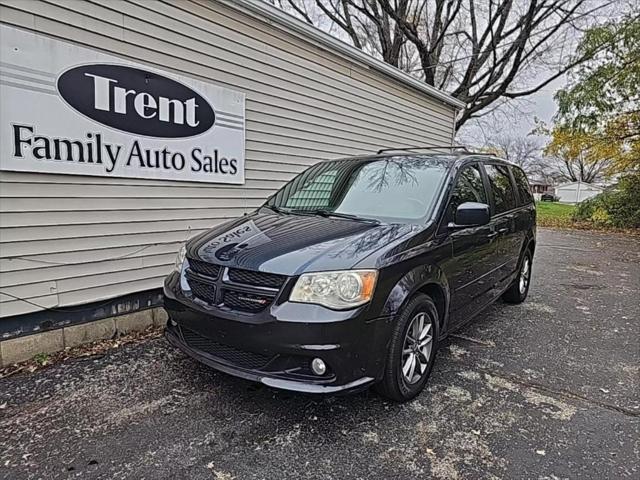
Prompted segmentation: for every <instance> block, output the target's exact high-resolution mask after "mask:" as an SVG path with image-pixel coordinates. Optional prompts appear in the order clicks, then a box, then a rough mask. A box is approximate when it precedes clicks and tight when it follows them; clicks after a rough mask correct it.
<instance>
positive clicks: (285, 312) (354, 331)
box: [164, 274, 391, 393]
mask: <svg viewBox="0 0 640 480" xmlns="http://www.w3.org/2000/svg"><path fill="white" fill-rule="evenodd" d="M164 293H165V309H166V310H167V313H168V314H169V318H170V320H169V323H168V326H167V330H166V333H165V336H166V338H167V340H168V341H169V342H170V343H171V344H172V345H174V346H176V347H177V348H179V349H181V350H182V351H183V352H185V353H187V354H188V355H190V356H191V357H193V358H194V359H196V360H198V361H200V362H202V363H204V364H206V365H208V366H211V367H213V368H215V369H217V370H220V371H222V372H225V373H228V374H231V375H235V376H238V377H242V378H245V379H248V380H252V381H257V382H261V383H263V384H265V385H269V386H271V387H276V388H282V389H286V390H294V391H298V392H306V393H337V392H346V391H356V390H360V389H364V388H366V387H367V386H368V385H370V384H372V383H374V382H375V381H376V380H377V379H379V378H380V377H381V375H382V371H383V366H384V361H385V358H386V352H387V342H388V340H389V337H390V327H391V319H390V318H374V319H369V318H368V317H367V309H366V308H360V309H355V310H353V311H349V312H332V311H330V310H328V309H326V308H323V307H320V306H317V305H303V304H295V303H290V302H284V303H282V304H277V305H276V304H274V305H271V306H270V307H269V308H268V309H265V311H264V312H261V313H260V314H257V315H245V314H242V313H234V312H229V311H225V310H221V309H216V308H213V307H207V306H206V305H201V304H199V303H198V302H194V301H193V300H192V299H190V298H188V297H186V296H185V295H184V294H183V293H182V290H181V289H180V285H179V276H178V275H177V274H172V275H170V276H169V277H168V278H167V280H166V281H165V289H164ZM316 357H318V358H321V359H322V360H323V361H324V362H325V363H326V364H327V366H328V370H327V373H326V374H325V375H322V376H318V375H314V374H313V372H312V371H311V369H310V362H311V360H312V359H313V358H316Z"/></svg>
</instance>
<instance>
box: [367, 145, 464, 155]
mask: <svg viewBox="0 0 640 480" xmlns="http://www.w3.org/2000/svg"><path fill="white" fill-rule="evenodd" d="M439 149H447V150H461V151H462V152H463V153H473V152H471V151H470V150H469V149H468V148H467V147H465V146H464V145H435V146H434V145H432V146H429V147H401V148H381V149H380V150H378V153H379V154H380V153H384V152H408V151H413V150H439Z"/></svg>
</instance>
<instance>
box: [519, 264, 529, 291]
mask: <svg viewBox="0 0 640 480" xmlns="http://www.w3.org/2000/svg"><path fill="white" fill-rule="evenodd" d="M530 279H531V261H530V260H529V257H528V256H526V257H524V260H523V261H522V267H521V268H520V281H519V289H520V295H524V294H525V292H526V291H527V287H528V286H529V280H530Z"/></svg>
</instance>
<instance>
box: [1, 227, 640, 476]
mask: <svg viewBox="0 0 640 480" xmlns="http://www.w3.org/2000/svg"><path fill="white" fill-rule="evenodd" d="M638 298H640V242H639V241H638V238H637V237H636V238H632V237H623V236H611V235H605V234H596V233H587V232H569V231H553V230H540V231H539V234H538V249H537V252H536V257H535V260H534V276H533V283H532V287H531V291H530V295H529V298H528V300H527V302H526V303H524V304H522V305H519V306H510V305H506V304H503V303H498V304H496V305H494V306H493V307H491V308H489V309H488V310H486V311H485V312H483V313H481V314H480V315H479V316H477V317H476V318H475V319H474V320H473V321H472V322H471V323H470V324H469V325H467V326H466V327H464V328H463V329H462V330H460V331H458V332H457V333H456V334H454V335H453V336H452V337H451V338H450V339H448V340H447V341H445V342H444V344H443V345H442V346H441V351H440V353H439V354H438V357H437V363H436V366H435V369H434V371H433V375H432V377H431V380H430V383H429V386H428V388H427V390H426V391H425V392H423V393H422V394H421V395H420V396H419V397H418V398H417V399H415V400H414V401H412V402H409V403H406V404H404V405H399V404H394V403H389V402H387V401H385V400H383V399H382V398H381V397H379V396H378V395H377V394H375V393H373V392H364V393H361V394H357V395H355V396H349V397H330V398H323V397H313V396H305V395H299V394H292V393H287V392H281V391H277V390H273V389H270V388H267V387H262V386H260V385H256V384H252V383H249V382H245V381H243V380H239V379H235V378H232V377H229V376H227V375H224V374H221V373H216V372H215V371H212V370H210V369H208V368H207V367H205V366H201V365H199V364H198V363H196V362H195V361H193V360H191V359H189V358H188V357H186V356H185V355H183V354H182V353H180V352H178V351H176V350H174V349H173V348H171V347H170V346H169V345H168V344H167V343H166V342H165V341H164V339H155V340H151V341H148V342H146V343H142V344H137V345H130V346H125V347H122V348H119V349H116V350H113V351H110V352H109V353H107V354H106V355H104V356H101V357H93V358H92V357H89V358H82V359H75V360H69V361H66V362H64V363H61V364H58V365H55V366H52V367H50V368H47V369H44V370H41V371H36V372H34V373H32V374H24V375H15V376H13V377H9V378H7V379H5V380H0V478H5V479H12V480H18V479H27V478H29V479H31V478H33V479H35V478H43V479H63V478H77V477H81V478H89V479H112V478H114V479H120V478H133V479H143V478H146V479H183V478H184V479H216V480H230V479H245V478H246V479H289V478H290V479H296V480H297V479H306V478H309V479H311V478H313V479H347V478H348V479H351V478H354V479H355V478H362V479H373V478H384V479H414V478H437V479H451V480H455V479H480V478H508V479H525V478H526V479H529V478H531V479H564V478H571V479H573V478H593V479H609V478H611V479H613V478H640V467H639V463H640V458H639V443H638V439H639V438H640V388H639V387H640V385H639V378H640V368H639V366H640V306H639V302H638Z"/></svg>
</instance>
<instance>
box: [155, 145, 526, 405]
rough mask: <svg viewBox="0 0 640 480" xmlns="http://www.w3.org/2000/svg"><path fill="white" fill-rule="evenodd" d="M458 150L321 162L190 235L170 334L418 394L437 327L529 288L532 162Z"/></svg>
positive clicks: (329, 381) (323, 376) (241, 363)
mask: <svg viewBox="0 0 640 480" xmlns="http://www.w3.org/2000/svg"><path fill="white" fill-rule="evenodd" d="M451 152H452V153H446V154H443V153H419V150H417V149H405V150H394V151H380V152H378V154H377V155H369V156H361V157H354V158H346V159H341V160H335V161H324V162H321V163H318V164H316V165H314V166H312V167H310V168H309V169H307V170H306V171H304V172H303V173H301V174H300V175H298V176H297V177H296V178H294V179H293V180H292V181H290V182H289V183H287V184H286V185H285V186H284V187H282V188H281V189H280V190H279V191H278V192H276V193H275V194H274V195H272V196H271V197H270V198H269V199H268V200H267V201H266V202H265V203H264V205H262V207H260V208H258V209H257V210H256V211H255V212H253V213H251V214H249V215H245V216H244V217H242V218H238V219H235V220H232V221H229V222H227V223H224V224H222V225H219V226H216V227H215V228H212V229H211V230H209V231H207V232H205V233H203V234H200V235H198V236H196V237H195V238H193V239H191V240H190V241H188V242H187V243H186V245H185V246H184V247H183V248H182V249H181V251H180V253H179V254H178V257H177V259H176V264H175V270H174V271H173V273H171V274H170V275H169V276H168V278H167V279H166V281H165V286H164V294H165V307H166V310H167V312H168V314H169V322H168V324H167V330H166V338H167V339H168V340H169V342H170V343H172V344H173V345H175V346H176V347H178V348H180V349H181V350H183V351H184V352H186V353H187V354H188V355H190V356H192V357H193V358H195V359H197V360H199V361H200V362H202V363H205V364H207V365H209V366H211V367H214V368H216V369H218V370H221V371H223V372H226V373H229V374H232V375H236V376H239V377H243V378H246V379H250V380H254V381H258V382H262V383H263V384H266V385H269V386H272V387H278V388H283V389H289V390H296V391H300V392H312V393H335V392H346V391H355V390H360V389H363V388H366V387H368V386H370V385H374V384H375V385H376V387H377V388H378V390H379V391H380V392H381V393H382V394H383V395H385V396H386V397H388V398H391V399H393V400H397V401H405V400H408V399H410V398H412V397H414V396H415V395H417V394H418V393H419V392H420V391H421V390H422V389H423V388H424V385H425V383H426V381H427V378H428V377H429V374H430V372H431V370H432V368H433V364H434V357H435V355H436V351H437V348H438V344H439V343H440V342H441V341H442V339H443V338H444V337H446V335H447V334H448V333H450V332H451V331H452V330H454V329H456V328H459V327H460V326H461V325H462V324H464V323H465V322H467V321H469V320H470V319H471V318H472V317H473V316H474V315H475V314H477V313H478V312H479V311H480V310H482V309H483V308H484V307H486V306H487V305H489V304H490V303H492V302H494V301H495V300H497V299H499V298H502V299H504V301H506V302H507V303H519V302H522V301H524V299H525V298H526V296H527V292H528V290H529V282H530V279H531V265H532V261H533V254H534V251H535V242H536V237H535V235H536V232H535V228H536V227H535V224H536V212H535V204H534V202H533V197H532V195H531V192H530V189H529V185H528V183H527V179H526V176H525V174H524V172H523V171H522V170H521V169H520V168H519V167H517V166H515V165H512V164H510V163H508V162H506V161H503V160H500V159H498V158H495V157H493V156H489V155H483V154H475V153H471V152H468V151H465V150H463V151H456V150H455V149H452V150H451Z"/></svg>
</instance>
